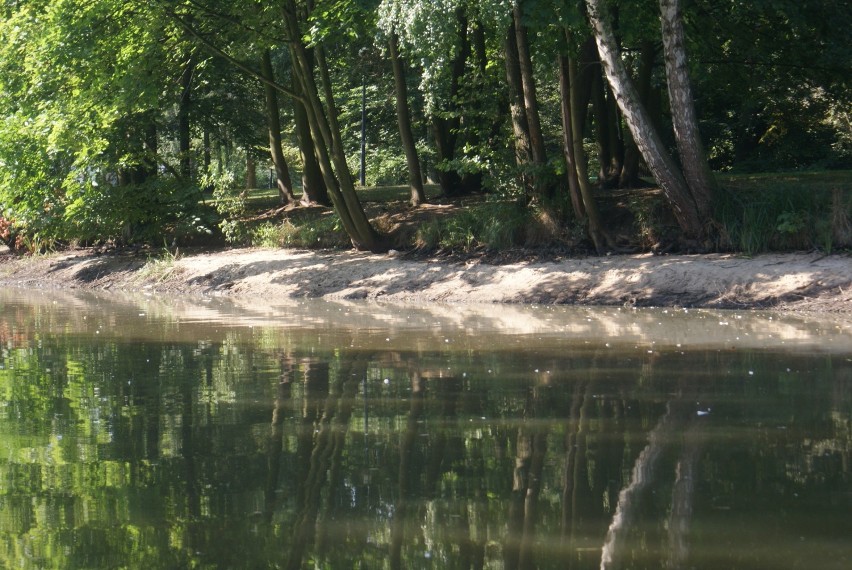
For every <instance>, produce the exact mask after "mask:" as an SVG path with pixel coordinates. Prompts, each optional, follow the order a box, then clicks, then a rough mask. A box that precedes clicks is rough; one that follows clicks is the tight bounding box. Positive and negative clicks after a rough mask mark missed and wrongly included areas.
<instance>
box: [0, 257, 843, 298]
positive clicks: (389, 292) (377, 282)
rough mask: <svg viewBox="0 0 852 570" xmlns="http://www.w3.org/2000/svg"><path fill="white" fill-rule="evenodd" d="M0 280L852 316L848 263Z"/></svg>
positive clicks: (331, 268)
mask: <svg viewBox="0 0 852 570" xmlns="http://www.w3.org/2000/svg"><path fill="white" fill-rule="evenodd" d="M0 283H4V284H6V285H16V286H24V287H60V288H80V287H85V288H93V289H123V290H155V291H162V292H170V293H181V294H196V295H227V296H235V297H244V298H245V297H252V298H257V299H261V300H262V299H283V298H303V297H315V298H327V299H385V300H393V301H415V302H423V301H440V302H447V303H461V302H485V303H534V304H582V305H629V306H681V307H712V308H740V309H741V308H777V309H783V310H820V311H831V312H841V313H852V257H850V256H849V255H831V256H825V255H822V254H819V253H784V254H767V255H760V256H756V257H753V258H745V257H740V256H736V255H730V254H712V255H666V256H654V255H619V256H608V257H588V258H581V259H559V260H553V261H522V262H517V263H512V264H506V265H492V264H488V263H484V262H482V261H479V260H469V261H464V262H458V261H455V262H454V261H447V260H441V259H407V258H405V257H404V256H399V255H381V256H377V255H371V254H365V253H357V252H337V251H335V252H316V251H304V250H269V249H233V250H225V251H217V252H208V253H198V254H192V255H185V256H179V257H178V258H177V259H172V258H160V259H153V258H150V257H149V256H145V255H129V254H115V255H98V254H96V253H94V252H92V251H89V250H80V251H74V252H65V253H60V254H53V255H49V256H39V257H32V258H15V257H12V256H10V255H8V254H0Z"/></svg>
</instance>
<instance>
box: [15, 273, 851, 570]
mask: <svg viewBox="0 0 852 570" xmlns="http://www.w3.org/2000/svg"><path fill="white" fill-rule="evenodd" d="M0 351H2V352H0V567H3V568H120V567H125V568H365V569H366V568H370V569H372V568H576V569H584V568H601V567H604V568H655V569H656V568H662V567H669V568H708V569H716V568H718V569H722V568H724V569H729V568H743V569H757V568H773V569H779V568H823V569H831V568H838V569H841V568H842V569H846V568H850V567H852V540H850V538H852V517H850V516H849V514H850V507H852V476H850V449H852V327H850V323H849V320H848V319H846V320H844V319H842V318H823V319H821V320H809V319H808V318H805V317H796V316H789V315H787V316H783V315H777V314H776V315H772V314H770V313H759V314H750V313H734V312H722V311H688V312H687V311H676V310H668V311H663V310H644V311H636V310H628V309H622V310H619V309H570V308H534V307H533V308H524V307H512V306H486V307H459V306H440V305H438V306H431V307H426V308H416V307H406V306H400V305H368V304H356V303H321V302H304V303H295V302H294V303H290V304H286V303H285V304H280V305H270V304H269V303H268V302H264V303H258V302H256V301H254V302H245V303H244V304H243V305H237V304H234V302H227V301H221V300H206V301H203V300H184V301H172V302H165V301H162V300H158V299H156V298H154V297H144V296H136V297H133V296H128V297H117V296H113V297H109V298H105V297H98V296H94V295H91V294H89V295H86V294H78V295H71V294H63V293H59V292H51V293H47V292H21V291H15V290H7V291H2V292H0Z"/></svg>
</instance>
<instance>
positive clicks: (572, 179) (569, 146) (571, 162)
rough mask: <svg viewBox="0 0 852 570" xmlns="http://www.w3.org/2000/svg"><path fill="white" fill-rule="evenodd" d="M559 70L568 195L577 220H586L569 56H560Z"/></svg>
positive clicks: (563, 150)
mask: <svg viewBox="0 0 852 570" xmlns="http://www.w3.org/2000/svg"><path fill="white" fill-rule="evenodd" d="M556 65H557V69H558V70H559V103H560V110H561V111H562V153H563V154H564V155H565V171H566V176H567V178H568V195H569V196H570V198H571V207H572V209H573V210H574V217H575V218H577V220H585V219H586V208H585V207H584V206H583V196H582V195H581V193H580V181H579V180H578V179H577V160H576V158H575V157H574V129H573V126H572V125H573V121H572V118H571V78H570V72H569V68H568V65H569V64H568V56H566V55H563V54H559V55H558V56H557V61H556Z"/></svg>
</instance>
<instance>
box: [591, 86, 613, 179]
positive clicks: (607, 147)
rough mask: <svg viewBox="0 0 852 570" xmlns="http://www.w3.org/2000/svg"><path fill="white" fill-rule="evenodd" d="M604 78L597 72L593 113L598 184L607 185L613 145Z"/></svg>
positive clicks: (593, 91) (593, 96) (593, 92)
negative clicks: (610, 138) (610, 137)
mask: <svg viewBox="0 0 852 570" xmlns="http://www.w3.org/2000/svg"><path fill="white" fill-rule="evenodd" d="M604 85H605V83H604V79H603V76H602V75H601V74H600V73H596V74H595V76H594V80H593V81H592V113H593V115H594V119H595V122H594V128H595V141H596V143H597V147H598V186H600V187H601V188H604V187H606V181H607V178H608V177H609V170H608V168H609V163H610V160H611V158H612V146H611V144H610V143H611V141H610V140H609V120H610V119H609V115H608V112H607V111H608V109H607V107H606V94H605V93H606V89H605V87H604Z"/></svg>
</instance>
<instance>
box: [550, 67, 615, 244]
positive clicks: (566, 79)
mask: <svg viewBox="0 0 852 570" xmlns="http://www.w3.org/2000/svg"><path fill="white" fill-rule="evenodd" d="M558 65H559V95H560V99H561V107H562V148H563V152H564V153H565V164H566V170H567V172H568V190H569V192H570V194H571V205H572V206H573V208H574V215H575V216H577V219H579V220H584V219H585V220H587V221H588V230H589V237H591V238H592V243H593V244H594V246H595V251H597V252H598V254H602V253H603V252H604V250H605V241H606V238H605V237H604V232H603V229H602V226H601V220H600V214H599V212H598V207H597V204H596V203H595V199H594V196H593V195H592V192H591V187H590V186H589V184H588V179H587V178H586V180H585V181H584V182H585V183H583V184H581V182H580V172H581V171H582V173H583V177H586V169H585V167H582V168H578V167H579V163H578V159H577V149H576V146H575V144H574V114H575V110H574V109H573V108H572V106H573V105H572V103H573V102H574V100H575V99H578V97H572V92H575V91H577V89H572V85H571V76H572V74H571V67H572V65H576V64H574V63H573V62H572V61H570V58H569V57H568V56H564V55H561V54H560V55H559V60H558ZM581 153H582V151H581ZM581 156H582V154H581ZM583 159H584V160H585V158H583Z"/></svg>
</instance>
